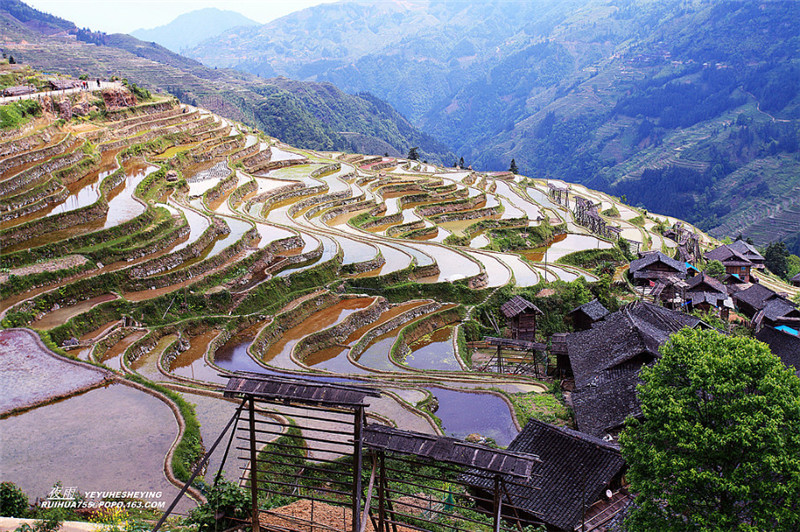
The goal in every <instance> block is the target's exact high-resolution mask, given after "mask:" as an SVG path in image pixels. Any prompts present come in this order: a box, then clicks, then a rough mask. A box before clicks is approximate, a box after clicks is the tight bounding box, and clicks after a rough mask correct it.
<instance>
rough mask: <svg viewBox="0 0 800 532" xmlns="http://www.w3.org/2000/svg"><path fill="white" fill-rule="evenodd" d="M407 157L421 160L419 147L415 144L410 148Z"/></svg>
mask: <svg viewBox="0 0 800 532" xmlns="http://www.w3.org/2000/svg"><path fill="white" fill-rule="evenodd" d="M406 159H410V160H412V161H419V147H418V146H414V147H413V148H410V149H409V150H408V156H407V157H406Z"/></svg>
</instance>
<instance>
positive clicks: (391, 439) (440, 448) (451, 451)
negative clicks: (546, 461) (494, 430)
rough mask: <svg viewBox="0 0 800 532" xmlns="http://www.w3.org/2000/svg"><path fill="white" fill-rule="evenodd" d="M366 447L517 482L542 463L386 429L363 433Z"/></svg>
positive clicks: (515, 454) (442, 438) (378, 427)
mask: <svg viewBox="0 0 800 532" xmlns="http://www.w3.org/2000/svg"><path fill="white" fill-rule="evenodd" d="M364 445H366V446H367V447H369V448H370V449H380V450H383V451H391V452H395V453H400V454H406V455H412V456H417V457H420V458H429V459H431V460H435V461H437V462H446V463H449V464H455V465H460V466H467V467H475V468H478V469H480V470H482V471H489V472H491V473H500V474H503V475H509V476H513V477H518V478H530V476H531V472H532V471H533V470H534V468H535V467H536V465H537V463H538V462H540V460H539V458H538V457H537V456H535V454H527V453H526V454H522V453H521V452H513V450H512V449H509V450H507V451H505V450H503V449H493V448H491V447H487V446H485V445H478V444H474V443H469V442H465V441H463V440H458V439H456V438H448V437H445V436H432V435H430V434H423V433H420V432H411V431H407V430H400V429H396V428H393V427H386V426H384V425H369V426H368V427H366V428H365V429H364Z"/></svg>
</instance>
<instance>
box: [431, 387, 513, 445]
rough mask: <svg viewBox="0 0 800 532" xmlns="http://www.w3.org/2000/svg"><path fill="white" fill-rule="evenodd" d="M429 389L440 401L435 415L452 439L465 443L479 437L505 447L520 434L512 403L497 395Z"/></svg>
mask: <svg viewBox="0 0 800 532" xmlns="http://www.w3.org/2000/svg"><path fill="white" fill-rule="evenodd" d="M426 389H427V390H428V391H429V392H431V393H432V394H433V395H434V396H436V398H437V399H438V401H439V408H438V409H437V410H436V412H435V413H434V415H435V416H436V417H438V418H439V419H441V420H442V428H443V429H444V432H445V433H446V434H447V435H448V436H454V437H456V438H462V439H463V438H466V437H467V436H469V435H470V434H472V433H478V434H480V435H481V436H483V437H485V438H492V439H493V440H494V441H496V442H497V444H498V445H500V446H503V447H505V446H507V445H508V444H509V443H511V440H513V439H514V438H515V437H516V436H517V434H518V433H519V431H518V430H517V427H516V425H514V421H513V419H512V417H511V410H510V408H509V406H508V403H506V402H505V401H504V400H503V399H502V398H500V397H499V396H497V395H494V394H488V393H475V392H463V391H457V390H450V389H447V388H439V387H434V386H431V387H428V388H426Z"/></svg>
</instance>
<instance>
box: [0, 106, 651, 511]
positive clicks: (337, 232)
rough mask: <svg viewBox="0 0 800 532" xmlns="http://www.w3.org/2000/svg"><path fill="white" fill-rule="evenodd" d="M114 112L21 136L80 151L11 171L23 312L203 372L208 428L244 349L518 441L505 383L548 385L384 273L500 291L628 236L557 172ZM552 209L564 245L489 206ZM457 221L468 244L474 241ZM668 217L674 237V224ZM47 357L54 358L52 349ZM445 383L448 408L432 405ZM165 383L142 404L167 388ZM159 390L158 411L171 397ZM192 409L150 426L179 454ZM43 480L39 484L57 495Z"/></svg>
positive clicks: (8, 259)
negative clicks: (577, 198) (599, 220)
mask: <svg viewBox="0 0 800 532" xmlns="http://www.w3.org/2000/svg"><path fill="white" fill-rule="evenodd" d="M94 126H95V127H94V128H82V129H80V130H78V129H74V128H73V127H72V126H71V124H70V123H69V122H68V123H66V124H63V125H57V124H55V123H53V122H52V121H47V120H40V121H39V122H37V124H36V127H35V128H34V129H32V130H26V131H25V132H24V133H21V134H19V135H16V136H15V135H14V134H6V135H5V136H4V137H3V138H2V140H0V143H2V144H4V145H5V147H7V148H11V149H10V152H14V149H13V148H14V146H15V145H17V144H19V145H20V146H21V145H22V144H23V142H22V141H23V140H24V139H23V135H25V136H27V135H38V134H42V132H44V131H47V132H49V133H50V134H51V138H52V139H53V140H52V142H53V143H55V142H59V141H63V140H64V139H70V140H69V142H70V144H69V146H68V148H65V156H62V157H61V158H55V159H51V160H49V161H47V162H46V163H38V164H39V165H38V166H37V165H36V164H34V165H30V166H28V167H22V166H18V167H14V166H13V165H12V166H11V167H9V168H8V169H7V170H6V171H4V173H3V174H2V176H0V177H2V180H0V201H2V205H3V209H4V210H3V211H2V214H3V225H2V227H1V228H0V245H1V246H2V254H1V255H0V264H2V267H3V268H6V269H8V271H11V270H12V269H19V270H15V271H20V272H25V273H24V274H22V275H17V276H14V277H13V278H12V277H10V276H8V277H7V278H6V279H5V281H4V283H3V285H2V286H3V289H4V294H5V296H4V300H5V301H6V302H7V303H4V305H3V308H2V317H3V319H4V321H3V325H4V326H16V327H29V328H32V329H34V330H37V331H40V332H42V334H43V335H45V336H46V337H47V338H49V339H50V340H51V341H52V342H53V343H54V344H55V345H57V346H60V347H63V348H68V349H69V351H68V353H69V354H70V355H73V356H75V357H78V358H80V359H81V360H91V361H93V362H94V363H96V364H100V365H103V366H106V367H107V368H108V369H109V370H111V371H113V374H115V375H118V376H124V375H138V376H139V377H140V378H142V379H144V380H146V381H149V382H154V383H159V384H160V385H162V386H166V387H168V388H169V387H171V388H173V389H181V390H185V389H184V388H179V387H180V386H185V385H190V386H193V387H194V388H195V390H196V391H198V393H203V394H204V395H202V399H192V397H193V395H186V398H187V399H188V400H189V401H190V402H192V401H194V402H197V404H198V409H197V411H198V415H199V417H200V418H201V423H202V424H203V426H204V429H203V431H202V436H203V438H204V439H207V438H211V437H213V435H212V432H213V430H211V428H212V427H221V426H223V425H224V423H223V422H222V421H221V420H220V416H223V415H228V412H229V411H230V405H229V404H228V403H227V402H225V401H223V400H222V399H221V398H220V397H219V396H218V395H215V394H214V390H216V389H217V388H218V386H219V385H220V384H224V382H226V378H225V375H227V374H230V373H232V372H234V371H242V370H243V371H253V372H260V373H265V374H276V373H283V374H302V375H305V376H307V377H309V378H313V379H319V380H323V381H329V380H332V379H333V380H338V381H342V380H346V381H348V382H350V381H352V382H356V383H367V384H371V385H374V386H378V387H380V388H382V389H385V390H390V391H391V393H388V394H387V395H386V396H384V397H383V398H381V399H380V400H376V401H374V402H373V404H372V406H371V408H370V414H371V415H374V416H379V417H380V419H382V420H384V422H386V421H388V422H392V423H396V424H397V425H398V426H399V427H401V428H409V429H412V430H422V431H426V432H430V433H445V434H450V435H455V436H459V437H462V436H465V435H467V434H470V433H480V434H483V435H485V436H488V437H492V438H494V439H495V440H496V441H497V442H498V443H499V444H501V445H505V444H507V443H508V442H509V441H510V440H511V439H512V438H513V437H514V435H515V434H516V433H517V431H518V430H519V428H520V427H519V426H518V424H517V421H516V418H515V416H514V413H513V412H512V409H511V408H510V406H509V403H508V402H507V401H506V400H504V399H503V397H502V396H501V395H500V394H499V393H498V392H497V391H493V390H496V389H515V390H516V389H526V390H529V391H530V390H533V391H534V392H540V391H543V390H544V387H543V386H541V385H539V384H536V383H535V382H534V381H532V380H531V379H527V378H523V377H511V376H503V375H494V374H484V373H477V372H474V371H472V370H471V369H470V368H468V367H465V366H464V363H463V359H462V355H463V353H460V352H459V348H458V342H457V339H458V335H459V326H458V322H459V321H460V320H461V319H463V317H464V315H465V313H466V312H467V309H465V308H463V307H460V306H459V307H457V306H455V305H450V304H448V301H447V300H446V297H441V298H438V299H441V300H435V299H436V298H432V299H426V298H422V299H415V300H414V301H400V302H395V303H392V302H390V301H388V300H387V299H385V298H384V297H381V295H380V289H379V288H380V287H383V286H389V285H396V286H402V285H403V283H407V282H409V281H416V282H418V283H424V284H427V285H432V286H429V287H428V290H429V293H432V294H435V293H442V294H446V293H447V285H448V284H452V283H456V284H458V285H459V286H460V287H462V288H465V289H469V290H472V291H474V292H476V293H478V294H486V295H487V296H488V295H489V294H490V293H491V292H492V291H493V290H495V289H496V288H499V287H502V286H506V285H509V284H516V285H517V286H520V287H527V286H534V285H536V284H537V283H538V282H540V281H541V280H542V279H547V280H550V281H554V280H558V279H561V280H565V281H570V280H574V279H577V278H578V277H584V278H585V279H587V280H589V281H592V280H595V279H596V277H595V276H594V274H593V273H592V272H588V271H583V270H581V269H579V268H576V267H566V266H562V265H556V264H553V262H554V261H555V259H556V258H558V257H561V256H564V255H565V254H567V253H570V252H573V251H578V250H581V249H598V248H599V249H603V248H610V247H612V246H613V245H614V244H613V242H611V241H608V240H605V239H603V238H598V237H597V236H593V235H590V234H589V232H588V231H587V230H586V229H584V228H581V227H579V226H577V225H576V224H575V221H574V218H573V215H572V213H571V212H570V211H569V210H568V209H566V208H564V207H562V206H560V205H557V204H556V203H554V202H553V200H552V199H551V198H550V197H549V196H548V195H547V193H546V191H547V186H546V183H543V182H531V181H529V180H523V179H521V178H520V179H518V180H514V181H512V180H508V181H504V180H499V179H496V178H495V177H492V176H489V175H483V174H473V173H470V172H464V171H457V172H456V171H453V172H451V171H448V170H446V169H442V168H437V167H434V166H432V165H428V164H421V163H418V162H416V161H405V160H396V161H393V163H394V164H395V166H394V167H392V168H391V169H390V170H373V169H372V166H374V165H372V166H371V165H359V163H358V161H357V160H355V162H353V161H354V159H353V156H352V155H348V156H344V155H342V154H338V153H337V154H333V153H312V152H307V151H301V150H296V149H293V148H292V147H290V146H285V145H283V144H281V143H280V142H279V141H277V140H276V139H272V138H269V137H267V136H266V135H263V134H259V135H258V136H256V135H254V134H252V132H251V131H250V130H249V129H247V130H246V129H245V128H244V127H242V126H240V125H236V124H231V123H230V122H229V121H226V120H222V119H220V118H218V117H215V116H213V115H211V114H208V113H206V112H201V111H199V110H197V109H194V108H192V107H187V106H182V105H179V104H177V103H176V102H174V101H171V100H164V99H162V100H156V101H154V102H148V103H145V104H142V105H139V106H138V107H136V108H133V109H128V110H124V111H119V112H112V113H109V114H108V116H107V117H106V118H105V119H103V120H99V121H95V123H94ZM17 151H19V150H17ZM340 157H348V161H351V162H345V161H341V160H339V158H340ZM43 164H46V165H47V167H46V168H45V167H44V166H42V165H43ZM173 173H176V174H177V176H175V177H172V174H173ZM168 174H170V177H168ZM45 184H47V186H45ZM58 190H63V192H61V193H60V194H61V195H60V196H58V197H50V196H53V193H54V192H53V191H58ZM581 193H584V194H586V195H587V196H590V195H591V197H592V198H596V199H597V201H600V202H603V204H605V203H609V204H615V203H614V200H613V198H609V197H606V196H601V195H596V196H595V195H593V194H596V193H593V192H591V191H587V190H581ZM51 200H52V201H51ZM618 207H620V208H621V212H622V211H625V213H626V216H623V217H622V218H623V219H622V223H626V222H625V219H626V218H627V219H631V218H633V217H635V215H638V214H637V213H634V212H633V211H630V213H629V212H628V211H629V209H628V210H625V207H624V206H619V205H618ZM628 214H630V216H627V215H628ZM545 219H547V220H549V221H551V223H553V224H554V225H555V224H563V226H562V228H565V230H566V231H567V232H566V233H562V235H560V236H559V238H557V239H556V241H554V242H551V243H549V244H548V246H549V249H548V255H549V256H548V257H547V263H546V264H545V257H544V253H543V251H544V249H541V250H538V251H541V252H542V253H541V255H542V256H538V255H536V252H537V250H534V249H529V250H516V251H514V250H497V249H488V248H489V247H490V246H491V244H492V237H491V233H490V232H489V231H486V230H485V229H484V228H481V227H479V226H478V225H477V224H480V223H481V222H487V223H489V222H491V223H504V224H507V225H506V227H511V228H514V229H515V230H519V231H523V230H526V229H527V228H530V227H536V226H538V225H539V224H541V223H542V222H543V220H545ZM629 225H630V224H629ZM625 230H630V231H635V232H636V235H640V236H641V235H647V234H651V233H650V231H649V229H648V228H638V227H634V226H631V227H626V228H625ZM451 235H453V237H454V238H455V237H458V238H460V239H461V240H458V239H457V240H456V242H458V243H461V244H463V243H464V241H466V242H467V244H468V245H454V244H452V243H451V242H453V239H452V238H450V236H451ZM652 236H653V241H654V242H655V243H656V244H655V245H656V246H657V247H658V248H659V249H660V246H661V244H662V243H663V239H661V237H660V235H655V234H654V233H652ZM483 248H487V249H483ZM64 257H74V258H75V259H74V260H70V261H63V260H61V259H62V258H64ZM46 264H49V265H50V266H49V267H44V265H46ZM376 287H378V288H376ZM344 291H346V292H349V294H344V293H343V292H344ZM409 299H410V298H409ZM432 324H435V326H434V325H432ZM420 331H422V332H420ZM426 331H427V332H426ZM0 350H3V346H2V345H1V344H0ZM47 360H50V362H53V361H57V359H56V358H53V357H50V358H48V359H47ZM40 371H41V372H42V374H43V375H44V374H47V371H52V367H47V368H40V367H39V366H38V365H36V366H32V372H33V373H34V374H35V373H37V372H40ZM443 382H446V386H443ZM119 389H121V388H116V387H112V389H111V390H112V391H109V392H97V393H95V394H93V395H89V394H87V395H86V396H85V397H84V399H81V401H88V403H90V404H95V402H97V401H101V402H102V401H106V400H109V399H107V398H103V397H101V396H102V395H103V394H104V393H108V394H110V395H112V396H114V397H116V395H115V394H118V393H119V392H118V391H117V390H119ZM124 393H125V394H129V392H128V391H127V390H126V391H125V392H124ZM131 393H132V392H131ZM193 393H194V392H193ZM431 396H434V397H436V399H437V401H438V405H439V410H438V411H437V412H430V411H427V410H425V409H424V408H423V407H422V406H421V403H427V402H429V401H428V399H429V398H430V397H431ZM111 400H116V399H113V398H112V399H111ZM153 400H154V401H156V402H157V401H158V400H157V399H153ZM70 401H71V400H70ZM145 402H146V401H144V400H138V399H137V400H135V401H133V402H132V403H131V405H130V408H133V409H135V408H145V409H147V408H149V407H148V406H147V405H146V404H145ZM76 404H77V403H76ZM4 408H5V407H4ZM156 410H159V409H158V408H157V409H156ZM156 410H153V412H152V416H162V414H163V413H162V412H160V410H159V411H158V412H156ZM161 410H163V409H161ZM464 412H468V413H469V415H464ZM284 414H286V415H289V414H288V413H287V412H284ZM431 414H433V415H434V416H437V417H439V419H440V421H441V425H439V424H436V423H432V422H431V417H430V416H431ZM63 415H64V414H63V413H52V412H51V411H50V410H47V411H45V410H39V409H34V410H31V411H29V412H26V413H22V414H20V415H19V416H17V417H15V418H14V421H13V430H15V431H20V430H28V431H30V432H31V433H32V437H33V438H34V439H39V440H41V439H43V438H45V437H47V435H48V434H49V433H48V432H46V431H45V430H44V428H41V427H39V426H38V425H35V424H36V423H38V422H39V421H38V420H40V419H50V418H52V417H53V416H55V418H58V417H59V416H63ZM96 415H97V416H98V417H99V419H101V420H104V422H108V423H110V421H109V420H108V419H107V417H108V416H113V415H128V414H127V413H125V412H122V411H118V409H117V410H114V409H110V410H108V412H106V411H105V410H102V409H100V410H98V412H97V414H96ZM131 415H133V414H131ZM136 415H138V414H136ZM171 415H172V414H170V413H169V412H168V411H167V412H166V414H164V415H163V416H162V417H163V418H164V419H163V420H160V418H159V419H155V418H153V420H152V421H151V423H150V424H149V425H146V426H143V427H142V428H141V429H140V430H141V432H142V434H141V435H142V436H145V435H146V436H147V437H149V438H150V440H148V441H150V444H151V446H152V452H153V453H155V455H158V456H159V457H160V458H159V460H160V461H162V462H163V456H164V453H165V452H166V448H168V447H169V444H170V442H171V441H172V438H174V436H175V434H174V427H173V425H171V424H174V419H173V420H171V421H170V416H171ZM28 419H30V420H31V421H30V423H31V424H26V421H27V420H28ZM148 419H149V418H148ZM162 421H163V423H162ZM162 425H164V426H162ZM112 426H113V425H112ZM9 427H11V424H9ZM167 427H171V428H169V429H168V428H167ZM9 430H11V428H10V429H9ZM76 430H77V428H76ZM98 437H105V436H98ZM105 438H107V437H105ZM162 440H163V441H162ZM109 441H111V440H109ZM206 444H208V441H206ZM20 452H22V451H20ZM28 460H32V461H35V460H34V458H33V457H28ZM157 461H158V460H157ZM159 463H160V462H159ZM139 466H140V467H142V468H145V469H147V468H150V469H152V467H155V466H154V465H152V464H139ZM159 467H160V466H159ZM4 473H5V472H4ZM19 474H24V473H23V472H20V473H19ZM9 480H17V479H16V478H9ZM77 481H78V480H76V482H77ZM80 481H81V482H83V480H80ZM87 482H88V481H87ZM148 482H149V480H148ZM148 485H150V484H148ZM31 487H32V489H34V491H33V492H29V495H31V496H43V495H46V493H42V492H41V489H42V487H41V486H39V485H38V484H36V485H35V486H34V485H32V486H31ZM92 487H93V486H88V485H87V486H82V489H83V488H85V489H89V488H92ZM97 487H98V488H100V486H97ZM104 487H105V486H104ZM124 488H125V489H134V488H136V489H138V488H139V487H137V486H130V485H126V486H124ZM141 488H144V484H143V485H142V486H141Z"/></svg>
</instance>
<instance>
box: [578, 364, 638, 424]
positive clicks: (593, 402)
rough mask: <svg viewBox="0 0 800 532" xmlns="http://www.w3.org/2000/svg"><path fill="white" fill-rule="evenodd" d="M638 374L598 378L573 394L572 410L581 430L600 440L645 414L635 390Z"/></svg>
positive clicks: (631, 373) (630, 373)
mask: <svg viewBox="0 0 800 532" xmlns="http://www.w3.org/2000/svg"><path fill="white" fill-rule="evenodd" d="M640 382H641V381H640V380H639V372H638V371H637V372H629V373H627V374H623V375H619V376H618V378H616V379H613V380H612V379H604V380H602V381H601V380H600V379H599V378H598V380H597V382H593V383H591V384H589V385H587V386H583V387H581V388H579V389H577V390H575V391H574V392H572V408H573V409H574V410H575V422H576V423H577V424H578V428H579V429H580V430H582V431H584V432H586V433H588V434H592V435H594V436H597V437H601V436H604V435H605V434H608V433H609V432H613V431H614V430H616V429H619V428H621V427H622V426H623V424H624V423H625V420H626V419H627V418H628V417H639V416H641V415H642V410H641V408H640V406H639V398H638V396H637V394H636V387H637V386H638V385H639V383H640Z"/></svg>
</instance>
